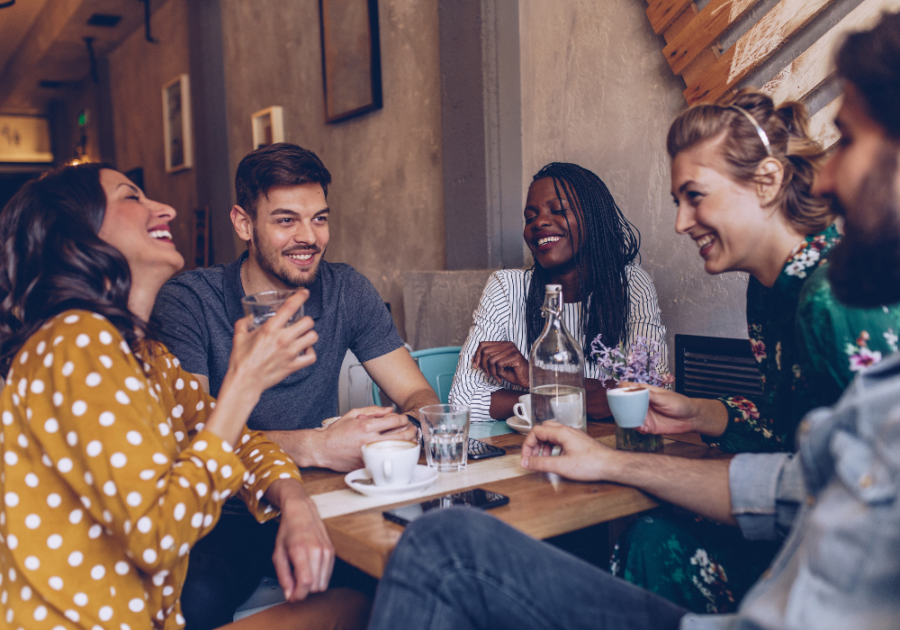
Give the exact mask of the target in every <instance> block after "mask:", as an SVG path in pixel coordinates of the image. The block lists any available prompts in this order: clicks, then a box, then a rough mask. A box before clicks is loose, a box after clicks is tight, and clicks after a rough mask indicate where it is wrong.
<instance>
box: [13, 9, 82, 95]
mask: <svg viewBox="0 0 900 630" xmlns="http://www.w3.org/2000/svg"><path fill="white" fill-rule="evenodd" d="M86 1H87V0H53V2H48V3H47V4H46V5H45V6H44V9H43V11H41V13H40V15H38V17H37V19H36V20H35V21H34V24H33V25H32V26H31V29H30V30H29V31H28V35H26V36H25V38H24V39H23V40H22V45H21V46H19V48H18V49H17V50H16V52H14V53H13V54H12V56H11V57H10V59H9V61H8V62H7V64H6V67H5V68H4V69H3V74H2V75H0V109H3V107H4V106H5V105H6V104H7V101H8V100H9V99H10V97H11V96H13V95H14V94H15V93H16V92H17V91H18V90H20V89H21V88H22V85H23V84H24V83H25V82H29V83H32V82H34V81H35V75H36V74H37V72H36V70H37V67H38V65H39V64H40V62H41V60H42V59H43V58H44V56H45V55H46V54H47V51H49V50H50V48H51V47H52V46H53V44H54V43H55V42H56V40H57V39H58V38H59V37H60V35H61V34H62V33H63V31H64V30H65V28H66V26H67V25H68V24H69V20H70V19H71V18H72V16H73V15H75V13H76V12H77V11H78V9H79V7H81V5H82V4H83V3H84V2H86Z"/></svg>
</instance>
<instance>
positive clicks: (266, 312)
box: [241, 291, 303, 331]
mask: <svg viewBox="0 0 900 630" xmlns="http://www.w3.org/2000/svg"><path fill="white" fill-rule="evenodd" d="M292 295H294V292H293V291H263V292H262V293H254V294H253V295H247V296H244V297H242V298H241V304H242V305H243V307H244V315H252V316H253V319H252V320H251V321H250V330H251V331H253V330H256V329H257V328H259V327H260V326H262V325H263V324H264V323H266V320H267V319H269V318H270V317H272V316H273V315H274V314H275V311H277V310H278V309H279V308H280V307H281V305H282V304H284V301H285V300H286V299H288V298H289V297H291V296H292ZM301 317H303V306H302V305H301V306H300V309H299V310H298V311H297V312H296V313H294V314H293V315H292V316H291V318H290V319H289V320H288V322H287V324H285V326H290V325H291V324H293V323H294V322H296V321H297V320H299V319H300V318H301Z"/></svg>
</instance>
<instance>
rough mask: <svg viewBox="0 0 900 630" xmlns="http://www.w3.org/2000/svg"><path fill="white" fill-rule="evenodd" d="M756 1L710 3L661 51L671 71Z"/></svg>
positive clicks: (678, 68) (717, 0) (678, 71)
mask: <svg viewBox="0 0 900 630" xmlns="http://www.w3.org/2000/svg"><path fill="white" fill-rule="evenodd" d="M757 2H759V0H712V2H710V3H709V4H708V5H706V6H705V7H704V8H703V10H702V11H700V13H698V14H697V15H696V17H694V19H692V20H691V22H690V23H689V24H688V25H687V26H686V27H685V28H684V29H682V30H681V32H680V33H678V35H677V36H676V37H675V39H673V40H672V41H671V42H669V43H668V44H667V45H666V47H665V48H663V54H664V55H665V56H666V61H668V62H669V65H670V66H671V67H672V72H674V73H675V74H681V71H682V70H684V69H685V67H686V66H687V65H688V64H689V63H690V62H692V61H693V60H694V59H695V58H696V57H697V55H699V54H700V53H702V52H703V51H704V50H705V49H706V48H707V47H709V46H710V45H712V44H713V43H714V42H715V41H716V40H717V39H719V37H720V36H721V35H722V33H724V32H725V31H727V30H728V28H729V27H730V26H731V25H732V24H734V23H735V22H737V21H738V20H739V19H741V18H742V17H744V15H745V14H746V13H747V11H749V10H750V9H752V8H753V6H754V5H755V4H756V3H757Z"/></svg>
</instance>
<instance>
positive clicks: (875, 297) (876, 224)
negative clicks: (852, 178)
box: [828, 142, 900, 308]
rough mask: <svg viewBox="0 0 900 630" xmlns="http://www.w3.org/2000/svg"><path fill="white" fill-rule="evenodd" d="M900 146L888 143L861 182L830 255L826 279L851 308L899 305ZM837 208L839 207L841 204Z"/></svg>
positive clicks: (840, 211)
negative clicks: (899, 178) (899, 169)
mask: <svg viewBox="0 0 900 630" xmlns="http://www.w3.org/2000/svg"><path fill="white" fill-rule="evenodd" d="M897 166H898V145H897V144H896V143H893V142H886V143H885V144H884V147H883V148H882V150H881V152H880V153H879V155H878V157H877V158H876V164H875V168H874V169H873V170H872V172H871V173H869V175H868V176H867V177H866V179H865V180H864V181H863V184H862V185H861V186H860V189H859V194H858V195H857V199H856V202H855V204H854V205H855V208H853V209H852V210H850V211H849V212H847V209H846V208H840V207H838V212H839V213H840V214H843V215H844V217H845V222H844V237H843V238H842V239H841V242H840V243H838V245H837V246H835V248H834V249H833V250H832V251H831V253H830V254H829V256H828V262H829V269H828V279H829V280H830V281H831V286H832V289H833V290H834V294H835V295H836V296H837V298H838V299H839V300H840V301H841V302H843V303H844V304H846V305H848V306H855V307H860V308H874V307H877V306H882V305H889V304H895V303H897V302H900V200H898V194H897V183H898V182H897ZM835 204H836V205H839V204H838V202H837V200H835Z"/></svg>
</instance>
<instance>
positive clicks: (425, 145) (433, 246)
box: [222, 0, 445, 334]
mask: <svg viewBox="0 0 900 630" xmlns="http://www.w3.org/2000/svg"><path fill="white" fill-rule="evenodd" d="M378 4H379V22H380V37H381V73H382V82H383V88H384V108H383V109H381V110H378V111H375V112H372V113H369V114H365V115H363V116H361V117H358V118H354V119H351V120H347V121H345V122H340V123H337V124H334V125H326V124H325V122H324V121H325V113H324V97H323V86H322V58H321V43H320V29H319V3H318V2H317V0H296V1H294V2H290V3H287V2H282V1H280V0H255V1H254V2H244V1H242V0H222V31H223V46H224V56H225V76H226V98H227V118H228V144H229V152H230V157H231V173H232V174H233V173H234V171H235V170H236V168H237V165H238V162H239V161H240V160H241V158H242V157H243V156H244V155H246V154H247V153H248V152H249V151H250V150H251V149H252V146H251V129H250V115H251V114H252V113H254V112H256V111H258V110H260V109H263V108H265V107H269V106H271V105H280V106H281V107H283V108H284V131H285V139H286V140H287V141H288V142H295V143H297V144H299V145H301V146H303V147H306V148H308V149H311V150H313V151H315V152H316V153H317V154H318V155H319V157H321V158H322V160H323V161H324V163H325V165H326V166H327V167H328V169H329V170H330V171H331V174H332V178H333V183H332V187H331V189H330V192H329V195H328V203H329V206H330V207H331V208H332V215H331V242H330V245H329V247H328V254H327V259H328V260H329V261H332V262H346V263H349V264H351V265H353V266H354V267H355V268H356V269H357V270H358V271H360V272H361V273H363V274H365V275H366V277H368V278H369V280H371V281H372V283H373V284H374V285H375V287H376V288H377V289H378V291H379V292H380V293H381V296H382V298H383V299H384V300H385V301H387V302H390V303H391V307H392V312H393V314H394V319H395V321H396V322H397V325H398V329H399V330H400V332H401V334H403V332H404V309H403V286H402V273H403V272H404V271H412V270H438V269H443V268H444V266H445V240H444V212H443V187H442V176H441V172H442V171H441V150H440V149H441V144H440V143H441V138H440V136H441V133H440V129H441V121H440V75H439V67H440V64H439V56H438V43H437V42H438V13H437V3H436V2H435V1H433V0H432V1H427V2H426V1H423V0H380V1H379V3H378ZM229 185H231V186H233V184H232V183H229ZM242 249H243V243H241V242H240V241H237V242H236V243H235V252H236V253H237V252H238V251H240V250H242Z"/></svg>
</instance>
